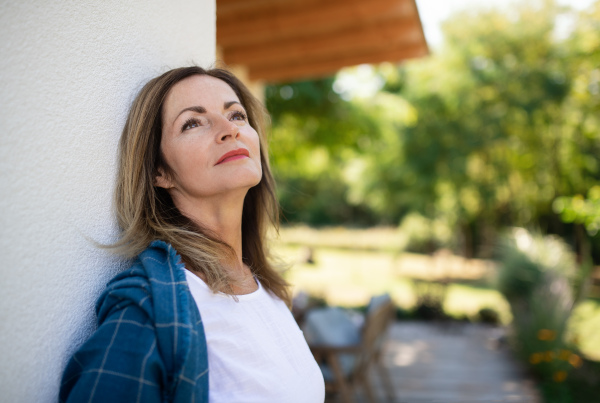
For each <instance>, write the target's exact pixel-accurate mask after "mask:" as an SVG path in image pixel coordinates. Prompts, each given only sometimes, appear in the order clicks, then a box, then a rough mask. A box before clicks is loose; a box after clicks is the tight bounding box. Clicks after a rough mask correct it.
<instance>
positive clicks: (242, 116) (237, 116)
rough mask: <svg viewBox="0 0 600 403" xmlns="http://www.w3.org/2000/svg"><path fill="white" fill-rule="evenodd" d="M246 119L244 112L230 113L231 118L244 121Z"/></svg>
mask: <svg viewBox="0 0 600 403" xmlns="http://www.w3.org/2000/svg"><path fill="white" fill-rule="evenodd" d="M246 119H247V117H246V114H245V113H243V112H234V113H233V114H232V115H231V120H239V121H242V122H245V121H246Z"/></svg>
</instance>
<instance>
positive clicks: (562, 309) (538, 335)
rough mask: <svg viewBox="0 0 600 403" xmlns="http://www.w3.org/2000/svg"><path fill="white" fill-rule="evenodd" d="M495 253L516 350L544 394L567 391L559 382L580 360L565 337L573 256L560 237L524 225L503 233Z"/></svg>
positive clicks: (572, 292)
mask: <svg viewBox="0 0 600 403" xmlns="http://www.w3.org/2000/svg"><path fill="white" fill-rule="evenodd" d="M498 252H499V258H500V262H501V265H500V271H499V273H498V289H499V290H500V291H501V292H502V293H503V294H504V295H505V296H506V299H507V300H508V302H509V303H510V306H511V310H512V314H513V318H514V319H513V330H514V334H513V336H514V337H513V342H514V344H515V347H516V350H517V353H518V354H519V356H520V357H521V358H522V359H523V360H524V361H525V362H527V363H528V364H529V366H530V368H531V369H532V370H533V372H534V373H536V374H537V375H538V376H539V377H540V380H541V384H542V385H544V387H543V391H544V392H548V393H545V394H546V396H547V397H548V396H549V395H553V396H554V397H553V399H554V398H556V399H558V398H559V396H562V395H563V394H565V393H566V395H568V392H567V391H565V390H563V389H565V388H562V387H560V385H561V384H562V383H563V382H564V381H565V380H566V379H567V377H568V375H569V372H570V371H571V370H572V369H573V368H575V367H578V366H579V365H580V364H581V357H580V356H579V355H578V354H577V353H576V352H575V351H574V346H573V345H572V343H570V342H569V341H568V340H566V339H565V335H566V330H567V322H568V320H569V317H570V315H571V312H572V310H573V306H574V303H575V298H574V295H575V291H576V290H577V284H576V282H575V279H576V278H577V277H576V274H577V273H576V268H577V265H576V261H575V256H574V255H573V253H572V252H571V251H570V250H569V248H568V246H567V245H566V244H565V243H564V242H562V241H561V240H560V239H558V238H555V237H551V236H541V235H533V234H531V233H529V232H527V231H526V230H524V229H522V228H519V229H515V230H514V231H513V232H512V233H511V234H510V235H509V236H507V237H505V238H504V240H503V242H502V244H501V246H500V248H499V250H498ZM557 388H558V389H557ZM556 390H560V391H561V392H560V393H558V392H556ZM549 391H552V392H549ZM566 395H565V396H566ZM556 399H554V400H553V401H566V400H565V399H563V398H560V399H559V400H556ZM567 400H568V399H567Z"/></svg>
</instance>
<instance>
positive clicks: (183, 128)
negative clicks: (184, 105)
mask: <svg viewBox="0 0 600 403" xmlns="http://www.w3.org/2000/svg"><path fill="white" fill-rule="evenodd" d="M199 126H200V121H198V120H197V119H194V118H192V119H188V120H186V121H185V123H184V124H183V126H181V131H182V132H184V131H186V130H190V129H193V128H195V127H199Z"/></svg>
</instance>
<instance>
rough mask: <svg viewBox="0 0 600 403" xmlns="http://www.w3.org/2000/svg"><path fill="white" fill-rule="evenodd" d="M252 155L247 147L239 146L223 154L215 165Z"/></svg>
mask: <svg viewBox="0 0 600 403" xmlns="http://www.w3.org/2000/svg"><path fill="white" fill-rule="evenodd" d="M247 157H250V153H249V152H248V150H246V149H245V148H238V149H236V150H232V151H229V152H227V153H225V154H223V155H222V156H221V158H219V160H218V161H217V163H216V164H215V165H219V164H222V163H224V162H229V161H235V160H239V159H240V158H247Z"/></svg>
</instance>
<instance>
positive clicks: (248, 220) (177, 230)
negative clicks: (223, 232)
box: [113, 66, 290, 306]
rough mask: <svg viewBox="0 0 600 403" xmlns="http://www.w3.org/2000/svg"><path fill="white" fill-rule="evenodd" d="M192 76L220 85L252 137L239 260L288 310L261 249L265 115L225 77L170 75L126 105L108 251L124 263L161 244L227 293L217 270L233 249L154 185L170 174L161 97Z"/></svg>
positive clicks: (267, 202) (266, 213) (269, 210)
mask: <svg viewBox="0 0 600 403" xmlns="http://www.w3.org/2000/svg"><path fill="white" fill-rule="evenodd" d="M196 74H197V75H207V76H211V77H214V78H217V79H219V80H222V81H224V82H225V83H227V84H228V85H229V86H230V87H231V88H232V89H233V91H234V92H235V94H236V95H237V96H238V98H239V100H240V103H241V104H242V106H243V107H244V108H245V109H246V112H247V113H248V121H249V124H250V125H251V126H252V127H253V128H254V130H256V132H257V133H258V135H259V139H260V159H261V163H262V179H261V181H260V182H259V184H258V185H256V186H254V187H252V188H250V190H249V191H248V193H247V195H246V197H245V199H244V207H243V213H242V260H243V261H244V263H245V264H247V265H248V266H249V267H250V269H251V270H252V272H253V274H254V275H255V276H256V277H257V278H259V280H261V283H262V284H263V285H264V287H265V288H266V289H268V290H269V291H271V292H272V293H273V294H275V295H276V296H278V297H279V298H280V299H282V300H283V301H284V302H286V303H287V304H288V306H289V305H290V294H289V290H288V284H287V283H286V281H285V280H284V279H283V278H282V277H281V275H280V274H279V273H278V271H277V270H276V269H275V267H274V266H273V263H272V262H271V259H270V258H269V253H268V249H267V245H266V235H267V234H266V233H267V229H268V227H269V226H274V227H275V228H277V227H278V223H279V222H278V217H279V211H278V203H277V199H276V196H275V181H274V179H273V175H272V174H271V169H270V167H269V160H268V150H267V141H266V133H265V126H266V123H267V118H268V115H267V113H266V110H265V108H264V107H263V106H262V105H261V104H260V102H259V101H258V100H257V99H256V98H255V97H254V96H253V95H252V94H251V93H250V91H249V90H248V89H247V88H246V86H245V85H244V84H243V83H242V82H241V81H240V80H239V79H237V78H236V77H235V76H234V75H233V74H232V73H230V72H229V71H227V70H224V69H208V70H205V69H203V68H201V67H197V66H192V67H182V68H178V69H173V70H170V71H167V72H166V73H164V74H162V75H160V76H158V77H156V78H154V79H152V80H150V81H149V82H148V83H147V84H146V85H145V86H144V87H143V88H142V90H141V91H140V93H139V94H138V95H137V97H136V98H135V100H134V101H133V105H132V106H131V110H130V111H129V116H128V118H127V122H126V123H125V127H124V129H123V133H122V135H121V141H120V144H119V170H118V177H117V186H116V191H115V207H116V214H117V220H118V224H119V226H120V228H121V230H122V233H121V238H120V240H119V241H118V242H117V243H116V244H114V245H113V247H114V248H115V249H116V250H117V252H119V253H120V254H122V255H124V256H127V257H134V256H137V255H138V254H139V253H140V252H142V251H143V250H144V249H145V248H147V247H148V245H149V244H150V243H151V242H152V241H153V240H155V239H160V240H163V241H165V242H168V243H170V244H171V245H172V246H173V247H174V248H175V249H176V250H177V252H178V253H179V255H180V256H181V257H182V259H183V261H184V262H185V264H186V267H187V268H188V269H190V270H192V271H196V272H200V273H202V274H203V277H204V279H205V280H206V283H207V285H208V286H209V287H210V288H211V289H212V290H213V291H221V292H226V293H231V285H232V280H231V278H230V276H229V275H228V274H227V272H226V271H225V270H223V267H222V263H223V261H224V260H228V259H230V258H232V257H234V256H235V252H234V251H233V249H232V248H231V247H230V246H229V245H227V244H226V243H225V242H223V241H222V240H220V239H219V238H218V236H216V234H214V233H211V232H210V231H209V230H207V229H206V228H202V227H200V226H198V225H196V224H195V223H194V222H192V220H190V219H189V218H187V217H186V216H184V215H183V214H181V212H180V211H179V210H178V209H177V207H176V206H175V205H174V203H173V200H172V199H171V196H170V195H169V193H168V192H167V191H166V190H165V189H163V188H160V187H157V186H154V180H155V178H156V176H157V174H158V169H159V168H161V169H162V170H163V172H164V173H166V174H167V175H169V174H170V169H169V167H168V166H167V164H166V163H165V161H164V160H163V158H162V155H161V151H160V143H161V136H162V108H163V104H164V101H165V98H166V96H167V94H168V93H169V90H170V89H171V88H172V87H173V86H174V85H175V84H176V83H178V82H179V81H181V80H183V79H185V78H187V77H190V76H192V75H196Z"/></svg>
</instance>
